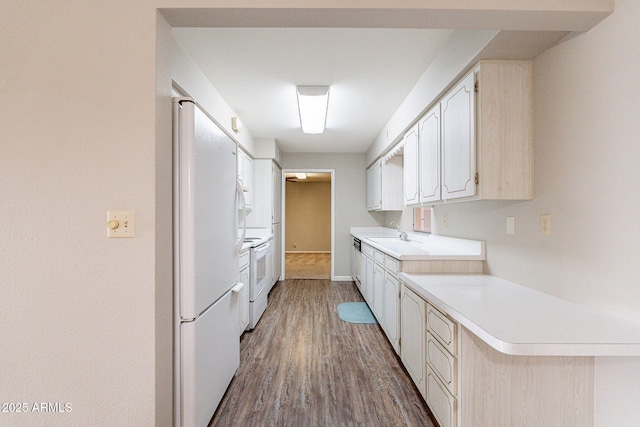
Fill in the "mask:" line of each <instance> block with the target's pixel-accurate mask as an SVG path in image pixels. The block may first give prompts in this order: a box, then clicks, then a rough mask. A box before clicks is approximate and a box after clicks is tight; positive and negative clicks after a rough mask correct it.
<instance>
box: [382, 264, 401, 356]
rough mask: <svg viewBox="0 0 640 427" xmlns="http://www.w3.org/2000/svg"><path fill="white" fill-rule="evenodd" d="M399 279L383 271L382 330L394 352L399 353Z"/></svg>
mask: <svg viewBox="0 0 640 427" xmlns="http://www.w3.org/2000/svg"><path fill="white" fill-rule="evenodd" d="M399 315H400V281H399V280H398V279H397V278H396V277H394V276H393V275H391V274H390V273H389V272H388V271H386V272H385V280H384V325H385V327H384V332H385V333H386V334H387V338H388V339H389V342H390V343H391V345H392V346H393V349H394V350H395V351H396V353H398V354H399V353H400V321H399V320H400V319H399V317H398V316H399Z"/></svg>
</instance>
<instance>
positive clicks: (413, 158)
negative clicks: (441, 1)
mask: <svg viewBox="0 0 640 427" xmlns="http://www.w3.org/2000/svg"><path fill="white" fill-rule="evenodd" d="M531 91H532V63H531V62H530V61H482V62H480V64H479V65H478V66H477V67H476V68H475V69H474V70H473V71H472V72H470V73H469V74H468V75H467V76H465V77H464V78H463V79H462V80H461V81H460V82H458V83H457V84H456V85H455V86H454V87H453V88H452V89H451V90H450V91H449V92H447V93H446V94H445V95H444V96H443V97H442V98H441V99H440V101H439V102H438V103H437V104H436V105H435V106H434V107H433V108H432V109H431V110H429V111H428V112H427V113H426V114H425V115H424V116H422V117H421V118H420V120H418V123H416V125H415V126H414V127H412V128H411V129H409V131H407V133H406V134H405V140H404V144H405V145H404V180H405V182H404V205H405V206H416V205H425V204H434V203H439V202H443V201H456V200H478V199H486V200H529V199H532V198H533V138H532V108H533V107H532V95H531ZM416 191H417V192H418V194H417V197H416V194H415V192H416Z"/></svg>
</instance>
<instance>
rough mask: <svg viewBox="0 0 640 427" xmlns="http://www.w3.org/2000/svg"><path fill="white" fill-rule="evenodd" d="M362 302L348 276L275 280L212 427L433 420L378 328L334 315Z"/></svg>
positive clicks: (432, 426) (428, 424)
mask: <svg viewBox="0 0 640 427" xmlns="http://www.w3.org/2000/svg"><path fill="white" fill-rule="evenodd" d="M362 300H363V299H362V297H361V295H360V293H359V292H358V290H357V288H356V287H355V285H354V284H353V282H331V281H329V280H285V281H283V282H280V283H279V284H278V285H276V286H275V287H274V288H273V290H272V292H271V294H270V295H269V306H268V308H267V310H266V312H265V314H264V315H263V317H262V319H261V320H260V322H259V323H258V325H257V326H256V328H255V329H254V330H253V332H247V333H245V334H244V335H243V337H242V340H241V344H240V348H241V349H240V354H241V356H240V358H241V360H240V368H239V369H238V372H237V373H236V376H235V378H234V379H233V381H232V383H231V385H230V386H229V389H228V390H227V393H226V394H225V396H224V398H223V400H222V402H221V404H220V406H219V407H218V410H217V411H216V413H215V414H214V417H213V419H212V420H211V424H210V426H296V427H298V426H426V427H435V426H437V424H436V422H435V420H434V419H433V417H432V415H431V413H430V412H429V409H428V408H427V406H426V404H425V403H424V401H423V400H422V398H421V397H420V394H419V392H418V390H417V389H416V388H415V386H414V385H413V383H412V382H411V379H410V378H409V376H408V374H407V373H406V371H405V370H404V368H403V367H402V365H401V363H400V361H399V359H398V358H397V357H396V355H395V352H394V351H393V348H392V347H391V345H390V344H389V342H388V341H387V339H386V337H385V336H384V332H383V331H382V329H381V328H380V326H379V325H377V324H373V325H372V324H352V323H347V322H344V321H343V320H341V319H340V318H339V317H338V313H337V309H336V307H337V306H338V304H340V303H342V302H349V301H362Z"/></svg>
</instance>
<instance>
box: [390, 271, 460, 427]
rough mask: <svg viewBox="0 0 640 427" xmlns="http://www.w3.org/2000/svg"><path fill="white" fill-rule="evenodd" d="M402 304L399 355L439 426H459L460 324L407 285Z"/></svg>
mask: <svg viewBox="0 0 640 427" xmlns="http://www.w3.org/2000/svg"><path fill="white" fill-rule="evenodd" d="M401 301H402V302H401V305H400V318H401V320H400V358H401V359H402V362H403V363H404V365H405V368H406V369H407V371H408V372H409V376H411V379H412V380H413V382H414V383H415V385H416V387H418V390H420V393H422V396H423V397H424V399H425V401H426V402H427V405H429V408H430V409H431V412H433V415H434V416H435V417H436V420H437V421H438V424H439V425H440V427H456V426H458V399H459V396H458V393H459V388H460V387H459V380H458V378H459V362H458V357H457V350H458V344H457V341H458V325H457V323H455V322H454V321H453V320H451V319H450V318H448V317H447V316H446V315H444V314H443V313H442V312H440V311H439V310H437V309H436V308H435V307H433V306H432V305H431V304H429V303H427V301H425V300H424V299H423V298H422V297H421V296H419V295H418V294H416V293H415V292H413V291H412V290H411V289H410V288H408V287H407V286H406V285H404V284H403V285H402V299H401Z"/></svg>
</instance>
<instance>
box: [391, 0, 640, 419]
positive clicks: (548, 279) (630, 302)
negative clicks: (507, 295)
mask: <svg viewBox="0 0 640 427" xmlns="http://www.w3.org/2000/svg"><path fill="white" fill-rule="evenodd" d="M616 3H617V5H616V7H617V9H618V10H617V11H616V12H615V13H614V14H613V15H612V16H611V17H609V18H607V19H606V20H605V21H604V22H602V23H601V24H599V25H598V26H597V27H595V28H594V29H592V30H591V31H589V32H588V33H585V34H580V35H576V36H575V37H573V38H571V39H568V40H566V41H564V42H563V43H561V44H559V45H558V46H556V47H554V48H552V49H549V50H548V51H546V52H545V53H544V54H542V55H540V56H539V57H538V58H537V59H536V60H535V62H534V103H535V106H534V108H535V111H534V120H535V124H534V135H535V148H534V150H535V200H533V201H527V202H471V203H459V204H454V203H450V204H446V205H440V206H437V207H436V208H435V213H436V221H435V224H434V228H435V232H436V233H437V234H443V235H450V236H457V237H466V238H472V239H481V240H485V241H486V247H487V272H488V273H491V274H494V275H497V276H499V277H502V278H505V279H509V280H512V281H515V282H518V283H521V284H523V285H526V286H530V287H532V288H536V289H539V290H542V291H544V292H547V293H550V294H553V295H557V296H559V297H562V298H565V299H568V300H571V301H575V302H577V303H580V304H584V305H588V306H591V307H594V308H597V309H600V310H604V311H606V312H608V313H610V314H612V315H614V316H619V317H622V318H626V319H628V320H631V321H634V322H640V303H639V302H640V286H639V285H638V283H639V280H640V279H639V278H640V263H639V262H638V248H640V243H639V237H640V221H638V212H639V211H640V199H639V198H638V197H637V195H638V194H639V191H638V183H639V182H640V167H638V165H639V164H640V163H639V160H638V159H640V144H639V142H640V134H639V131H638V119H639V117H640V115H639V114H640V113H639V112H640V83H638V82H639V80H638V69H640V26H638V22H640V2H638V1H632V0H624V1H618V2H616ZM541 214H551V215H552V233H553V234H552V236H550V237H548V236H542V235H541V233H540V215H541ZM405 215H407V214H403V220H404V217H405ZM444 215H447V216H448V222H449V227H448V228H443V227H442V218H443V216H444ZM507 216H513V217H515V228H516V234H515V235H507V234H506V217H507ZM541 309H542V310H543V309H544V308H543V307H541ZM596 382H597V386H596V424H595V425H596V426H600V427H605V426H629V427H631V426H637V425H638V420H640V407H639V406H638V405H637V402H638V401H639V400H640V359H639V358H629V359H626V358H611V359H608V360H607V359H598V363H597V369H596Z"/></svg>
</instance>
